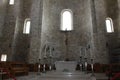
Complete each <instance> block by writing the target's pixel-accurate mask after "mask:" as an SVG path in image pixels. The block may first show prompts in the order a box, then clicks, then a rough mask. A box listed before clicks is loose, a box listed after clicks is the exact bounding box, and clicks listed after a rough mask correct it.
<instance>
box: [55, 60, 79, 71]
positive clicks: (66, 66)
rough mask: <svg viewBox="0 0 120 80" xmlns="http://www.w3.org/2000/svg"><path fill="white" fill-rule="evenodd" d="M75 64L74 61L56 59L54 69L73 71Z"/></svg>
mask: <svg viewBox="0 0 120 80" xmlns="http://www.w3.org/2000/svg"><path fill="white" fill-rule="evenodd" d="M76 66H77V62H76V61H56V62H55V67H56V71H63V72H65V71H67V72H73V71H75V69H76Z"/></svg>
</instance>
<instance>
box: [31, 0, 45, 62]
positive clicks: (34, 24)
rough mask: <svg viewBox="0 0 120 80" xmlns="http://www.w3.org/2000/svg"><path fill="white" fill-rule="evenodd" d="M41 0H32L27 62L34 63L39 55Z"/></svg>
mask: <svg viewBox="0 0 120 80" xmlns="http://www.w3.org/2000/svg"><path fill="white" fill-rule="evenodd" d="M42 9H43V1H42V0H33V2H32V9H31V43H30V53H29V63H36V62H37V61H38V59H39V58H40V57H41V55H40V46H41V26H42Z"/></svg>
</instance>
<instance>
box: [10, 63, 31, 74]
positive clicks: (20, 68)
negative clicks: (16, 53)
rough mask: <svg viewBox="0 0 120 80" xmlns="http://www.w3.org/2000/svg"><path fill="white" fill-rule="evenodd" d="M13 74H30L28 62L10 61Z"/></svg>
mask: <svg viewBox="0 0 120 80" xmlns="http://www.w3.org/2000/svg"><path fill="white" fill-rule="evenodd" d="M10 71H11V74H12V75H14V76H16V75H17V74H24V75H28V72H29V69H28V67H27V64H25V63H20V62H11V63H10Z"/></svg>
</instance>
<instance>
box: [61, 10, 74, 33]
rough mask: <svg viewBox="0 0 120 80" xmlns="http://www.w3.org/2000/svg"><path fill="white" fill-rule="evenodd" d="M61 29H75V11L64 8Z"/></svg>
mask: <svg viewBox="0 0 120 80" xmlns="http://www.w3.org/2000/svg"><path fill="white" fill-rule="evenodd" d="M61 30H62V31H71V30H73V13H72V11H71V10H70V9H64V10H63V11H62V12H61Z"/></svg>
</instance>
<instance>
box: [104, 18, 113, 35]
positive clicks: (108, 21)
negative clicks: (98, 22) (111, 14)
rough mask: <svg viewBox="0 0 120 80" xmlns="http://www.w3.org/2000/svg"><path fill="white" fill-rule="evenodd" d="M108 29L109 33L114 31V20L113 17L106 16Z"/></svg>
mask: <svg viewBox="0 0 120 80" xmlns="http://www.w3.org/2000/svg"><path fill="white" fill-rule="evenodd" d="M105 22H106V29H107V32H108V33H112V32H114V28H113V21H112V19H111V18H106V21H105Z"/></svg>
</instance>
